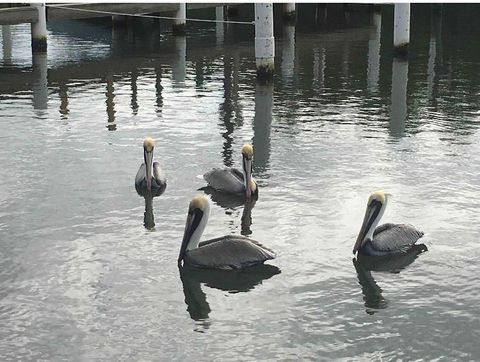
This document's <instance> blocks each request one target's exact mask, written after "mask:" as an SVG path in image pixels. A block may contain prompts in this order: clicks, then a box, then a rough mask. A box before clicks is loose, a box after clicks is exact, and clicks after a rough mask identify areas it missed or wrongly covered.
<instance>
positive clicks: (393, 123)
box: [390, 58, 408, 137]
mask: <svg viewBox="0 0 480 362" xmlns="http://www.w3.org/2000/svg"><path fill="white" fill-rule="evenodd" d="M407 85H408V61H407V60H406V59H402V58H393V64H392V93H391V108H390V132H391V134H392V135H393V136H395V137H401V136H402V135H403V132H404V131H405V122H406V119H407Z"/></svg>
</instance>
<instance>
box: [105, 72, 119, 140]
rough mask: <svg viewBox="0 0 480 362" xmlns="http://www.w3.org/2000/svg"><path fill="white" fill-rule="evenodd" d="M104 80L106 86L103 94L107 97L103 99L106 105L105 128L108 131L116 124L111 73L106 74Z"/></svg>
mask: <svg viewBox="0 0 480 362" xmlns="http://www.w3.org/2000/svg"><path fill="white" fill-rule="evenodd" d="M105 80H106V87H107V91H106V92H105V95H106V96H107V99H106V100H105V103H106V105H107V129H108V130H109V131H115V130H116V129H117V124H116V123H115V113H116V112H115V102H114V98H115V93H114V91H115V88H114V87H113V75H112V74H110V73H109V74H107V75H106V77H105Z"/></svg>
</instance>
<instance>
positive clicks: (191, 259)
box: [184, 235, 275, 269]
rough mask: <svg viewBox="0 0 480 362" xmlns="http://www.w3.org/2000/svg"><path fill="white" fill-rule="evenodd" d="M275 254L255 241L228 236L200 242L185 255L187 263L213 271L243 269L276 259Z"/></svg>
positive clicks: (242, 237)
mask: <svg viewBox="0 0 480 362" xmlns="http://www.w3.org/2000/svg"><path fill="white" fill-rule="evenodd" d="M274 258H275V253H274V252H273V251H272V250H270V249H268V248H266V247H265V246H263V245H262V244H260V243H258V242H257V241H255V240H252V239H249V238H246V237H244V236H237V235H227V236H223V237H220V238H215V239H211V240H206V241H203V242H200V244H199V247H198V248H196V249H192V250H189V251H187V252H186V253H185V257H184V261H185V263H187V264H189V265H192V266H195V267H200V268H213V269H241V268H245V267H248V266H252V265H256V264H262V263H263V262H265V261H266V260H270V259H274Z"/></svg>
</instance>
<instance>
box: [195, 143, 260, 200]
mask: <svg viewBox="0 0 480 362" xmlns="http://www.w3.org/2000/svg"><path fill="white" fill-rule="evenodd" d="M252 160H253V147H252V145H250V144H246V145H244V146H243V147H242V166H243V171H240V170H239V169H237V168H233V167H228V168H223V169H220V168H214V169H213V170H212V171H209V172H207V173H206V174H205V175H203V178H204V179H205V181H207V183H208V186H210V187H212V188H213V189H215V190H217V191H221V192H225V193H229V194H234V195H242V194H243V195H245V197H246V198H247V199H249V198H250V197H254V198H257V197H258V187H257V183H256V182H255V180H254V179H253V178H252Z"/></svg>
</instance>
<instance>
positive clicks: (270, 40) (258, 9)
mask: <svg viewBox="0 0 480 362" xmlns="http://www.w3.org/2000/svg"><path fill="white" fill-rule="evenodd" d="M255 58H256V66H257V78H259V79H271V78H273V72H274V70H275V38H274V37H273V3H255Z"/></svg>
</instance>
